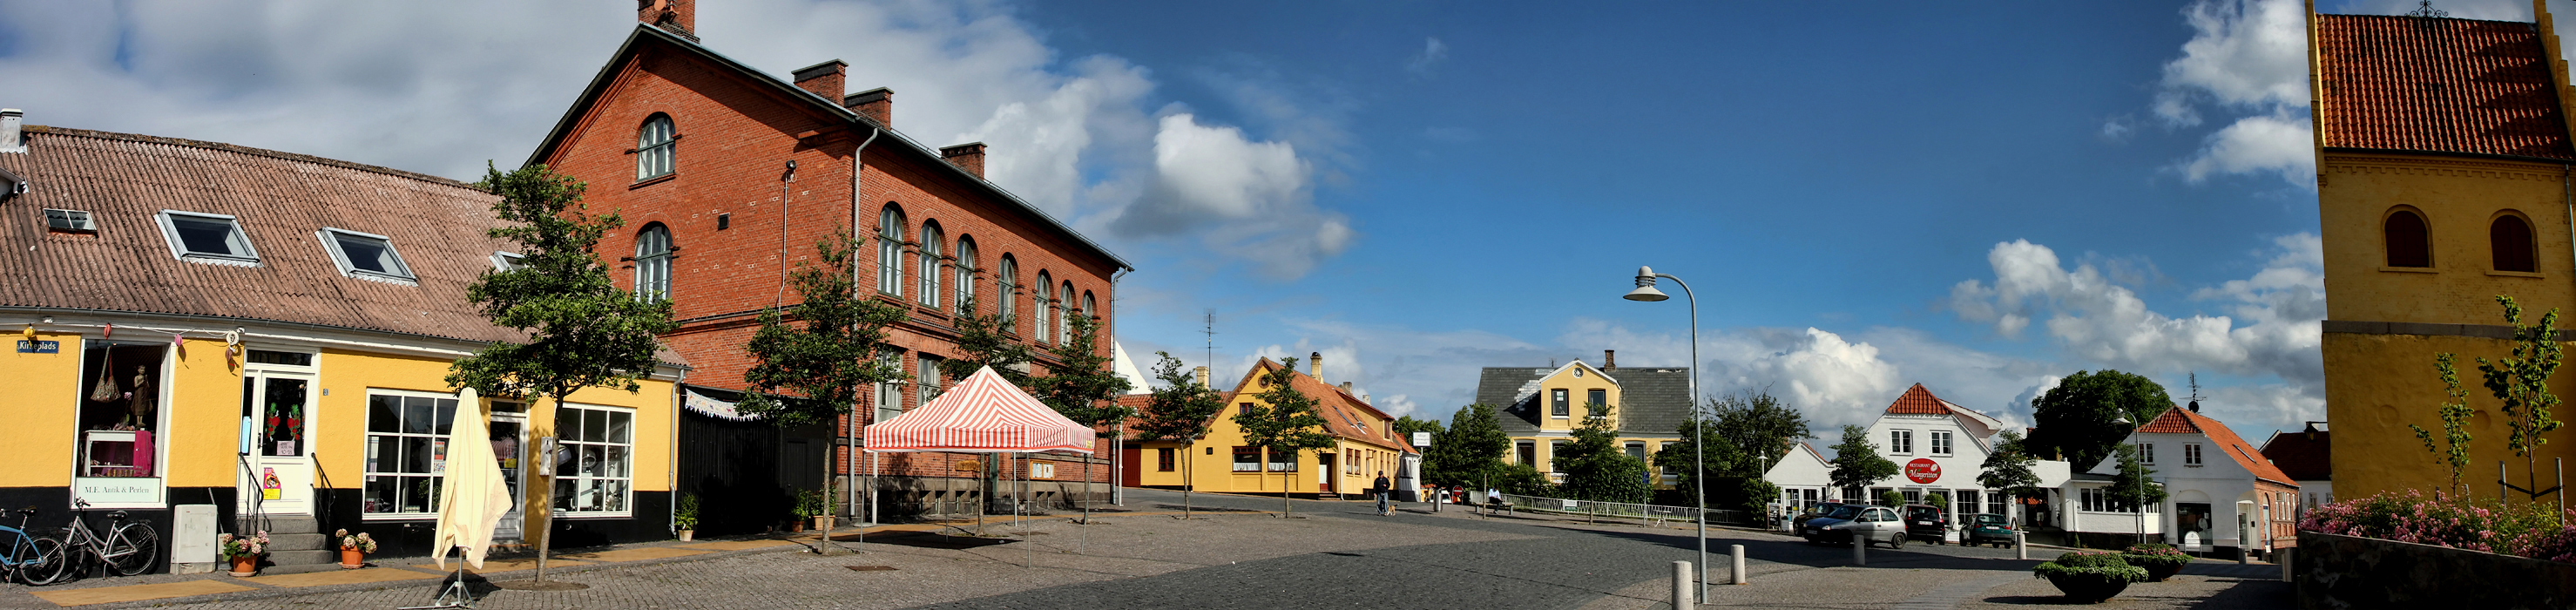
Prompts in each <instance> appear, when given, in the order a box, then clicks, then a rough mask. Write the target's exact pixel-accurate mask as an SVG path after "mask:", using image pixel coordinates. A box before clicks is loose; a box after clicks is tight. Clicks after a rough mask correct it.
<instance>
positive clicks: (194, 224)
mask: <svg viewBox="0 0 2576 610" xmlns="http://www.w3.org/2000/svg"><path fill="white" fill-rule="evenodd" d="M160 221H161V237H162V238H163V239H166V240H169V242H170V255H171V256H174V257H178V258H179V259H180V260H193V261H198V262H208V263H230V264H243V265H257V264H259V251H258V250H254V249H252V248H251V246H250V236H249V235H244V234H243V233H242V229H241V223H240V222H239V221H237V220H235V219H234V218H233V217H232V216H229V215H224V214H202V213H197V212H181V211H178V210H162V211H161V216H160Z"/></svg>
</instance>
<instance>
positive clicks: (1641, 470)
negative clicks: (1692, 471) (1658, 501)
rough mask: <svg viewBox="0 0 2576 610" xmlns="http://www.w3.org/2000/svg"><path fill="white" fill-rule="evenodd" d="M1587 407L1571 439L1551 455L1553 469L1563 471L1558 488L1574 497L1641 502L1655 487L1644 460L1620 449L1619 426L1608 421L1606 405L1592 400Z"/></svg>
mask: <svg viewBox="0 0 2576 610" xmlns="http://www.w3.org/2000/svg"><path fill="white" fill-rule="evenodd" d="M1588 409H1589V410H1590V412H1591V416H1589V417H1585V418H1583V423H1581V424H1578V425H1576V426H1575V427H1574V442H1571V443H1566V444H1565V446H1564V447H1561V448H1558V449H1557V450H1556V455H1555V456H1554V458H1552V462H1551V463H1553V464H1555V466H1556V471H1557V472H1562V473H1565V483H1564V484H1563V485H1559V486H1558V488H1559V489H1560V490H1561V491H1563V492H1564V493H1566V494H1569V497H1571V498H1573V499H1577V500H1595V501H1601V502H1625V503H1630V504H1636V503H1642V502H1645V501H1646V495H1647V494H1651V493H1654V490H1655V488H1654V485H1652V484H1651V483H1648V482H1647V481H1646V463H1645V462H1641V461H1638V460H1637V458H1633V457H1629V456H1628V454H1627V453H1626V452H1624V451H1621V450H1620V447H1619V427H1618V426H1617V425H1615V424H1613V423H1611V422H1612V421H1613V420H1612V418H1611V409H1610V407H1609V406H1607V405H1601V404H1597V403H1596V404H1592V405H1589V406H1588Z"/></svg>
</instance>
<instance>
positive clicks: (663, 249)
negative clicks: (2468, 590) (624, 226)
mask: <svg viewBox="0 0 2576 610" xmlns="http://www.w3.org/2000/svg"><path fill="white" fill-rule="evenodd" d="M678 249H679V248H674V247H671V229H670V228H669V227H665V226H662V223H658V222H657V223H653V224H648V225H644V230H643V231H641V232H637V233H636V234H635V299H636V300H639V301H643V302H646V303H652V302H657V301H668V300H671V251H673V250H678Z"/></svg>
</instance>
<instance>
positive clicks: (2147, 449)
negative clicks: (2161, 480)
mask: <svg viewBox="0 0 2576 610" xmlns="http://www.w3.org/2000/svg"><path fill="white" fill-rule="evenodd" d="M2138 464H2139V465H2141V466H2154V465H2156V444H2155V443H2138Z"/></svg>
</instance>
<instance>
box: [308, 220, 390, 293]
mask: <svg viewBox="0 0 2576 610" xmlns="http://www.w3.org/2000/svg"><path fill="white" fill-rule="evenodd" d="M315 235H316V236H318V237H321V238H322V245H323V247H325V248H327V249H329V250H331V258H332V259H333V260H334V261H335V262H338V263H339V264H340V273H342V274H346V275H348V276H349V277H355V278H365V279H385V280H401V281H406V282H408V281H412V275H411V267H410V266H408V265H404V264H403V260H402V255H401V254H399V253H396V252H394V244H393V240H391V239H388V238H386V237H385V236H383V235H376V234H373V233H359V232H357V231H351V230H347V229H331V228H325V229H322V230H321V231H319V232H317V233H315Z"/></svg>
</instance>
